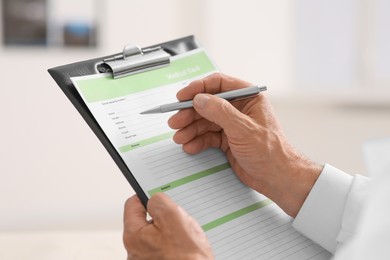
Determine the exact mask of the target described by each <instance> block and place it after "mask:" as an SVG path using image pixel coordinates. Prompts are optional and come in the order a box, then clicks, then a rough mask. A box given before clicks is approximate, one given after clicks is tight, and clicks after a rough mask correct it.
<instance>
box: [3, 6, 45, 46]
mask: <svg viewBox="0 0 390 260" xmlns="http://www.w3.org/2000/svg"><path fill="white" fill-rule="evenodd" d="M2 9H3V14H2V17H3V43H4V44H5V45H46V44H47V3H46V0H3V8H2Z"/></svg>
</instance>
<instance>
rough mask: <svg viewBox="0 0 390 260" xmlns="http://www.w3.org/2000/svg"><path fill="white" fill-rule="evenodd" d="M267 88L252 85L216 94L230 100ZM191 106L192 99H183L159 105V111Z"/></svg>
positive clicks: (254, 93)
mask: <svg viewBox="0 0 390 260" xmlns="http://www.w3.org/2000/svg"><path fill="white" fill-rule="evenodd" d="M265 90H267V87H259V86H252V87H247V88H241V89H236V90H232V91H227V92H222V93H218V94H215V96H217V97H219V98H223V99H225V100H228V101H229V100H234V99H238V98H245V97H250V96H253V95H257V94H259V93H260V91H265ZM191 107H193V102H192V100H188V101H183V102H175V103H170V104H165V105H161V106H160V107H159V112H160V113H165V112H170V111H175V110H181V109H185V108H191Z"/></svg>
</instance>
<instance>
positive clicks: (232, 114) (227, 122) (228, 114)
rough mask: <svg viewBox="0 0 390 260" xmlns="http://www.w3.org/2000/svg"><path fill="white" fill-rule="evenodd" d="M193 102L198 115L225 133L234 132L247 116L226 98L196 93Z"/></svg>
mask: <svg viewBox="0 0 390 260" xmlns="http://www.w3.org/2000/svg"><path fill="white" fill-rule="evenodd" d="M193 102H194V108H195V110H196V112H198V114H199V115H201V116H202V117H204V118H205V119H207V120H209V121H211V122H213V123H215V124H217V125H219V126H220V127H222V128H223V130H224V131H225V133H226V134H227V135H230V134H233V133H236V132H237V130H238V129H239V126H240V125H241V124H242V122H243V121H244V120H245V119H246V117H247V116H246V115H244V114H242V113H241V112H240V111H238V110H237V109H236V108H235V107H234V106H233V105H232V104H230V103H229V102H228V101H227V100H225V99H222V98H219V97H216V96H213V95H209V94H197V95H196V96H195V98H194V100H193Z"/></svg>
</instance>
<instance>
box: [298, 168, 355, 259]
mask: <svg viewBox="0 0 390 260" xmlns="http://www.w3.org/2000/svg"><path fill="white" fill-rule="evenodd" d="M352 179H353V177H352V176H351V175H349V174H347V173H345V172H343V171H340V170H338V169H336V168H334V167H332V166H330V165H328V164H326V165H325V167H324V169H323V170H322V172H321V175H320V176H319V178H318V180H317V181H316V183H315V184H314V186H313V188H312V189H311V191H310V193H309V195H308V197H307V198H306V200H305V202H304V203H303V205H302V208H301V209H300V211H299V212H298V215H297V216H296V218H295V220H294V222H293V227H294V228H295V229H296V230H297V231H298V232H300V233H302V234H303V235H305V236H306V237H308V238H310V239H311V240H313V241H314V242H316V243H318V244H319V245H320V246H322V247H323V248H325V249H326V250H328V251H329V252H331V253H334V252H335V251H336V248H337V236H338V234H339V232H340V229H341V223H342V218H343V212H344V208H345V204H346V201H347V198H348V193H349V191H350V188H351V184H352Z"/></svg>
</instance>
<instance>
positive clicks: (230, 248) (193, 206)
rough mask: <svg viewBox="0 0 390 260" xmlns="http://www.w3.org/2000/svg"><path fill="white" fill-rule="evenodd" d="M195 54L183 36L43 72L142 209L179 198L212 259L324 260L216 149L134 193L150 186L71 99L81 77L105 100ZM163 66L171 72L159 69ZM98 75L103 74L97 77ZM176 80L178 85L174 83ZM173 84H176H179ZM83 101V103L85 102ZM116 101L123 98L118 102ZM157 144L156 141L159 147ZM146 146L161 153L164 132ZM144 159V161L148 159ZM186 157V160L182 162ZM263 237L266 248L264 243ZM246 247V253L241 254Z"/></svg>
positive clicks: (78, 99) (77, 97)
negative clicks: (156, 200) (156, 197)
mask: <svg viewBox="0 0 390 260" xmlns="http://www.w3.org/2000/svg"><path fill="white" fill-rule="evenodd" d="M181 54H183V55H181ZM200 54H203V57H207V55H206V54H205V53H204V50H203V51H202V48H201V46H200V45H199V44H198V43H197V41H196V40H195V38H194V36H187V37H184V38H180V39H176V40H173V41H168V42H164V43H161V44H157V45H153V46H149V47H146V48H139V47H137V46H133V45H127V46H125V48H124V50H123V52H121V53H117V54H114V55H109V56H106V57H100V58H96V59H91V60H86V61H81V62H77V63H73V64H68V65H64V66H60V67H55V68H51V69H49V70H48V71H49V73H50V75H51V76H52V77H53V79H54V80H55V81H56V82H57V84H58V85H59V86H60V88H61V89H62V91H63V92H64V93H65V95H66V96H67V98H68V99H69V100H70V101H71V103H72V104H73V105H74V107H75V108H76V109H77V110H78V112H79V113H80V114H81V116H82V117H83V118H84V120H85V121H86V122H87V124H88V125H89V127H90V128H91V129H92V131H93V132H94V133H95V134H96V136H97V137H98V138H99V140H100V142H101V143H102V144H103V146H104V147H105V149H106V150H107V152H108V153H109V154H110V156H111V157H112V159H113V160H114V162H115V163H116V164H117V166H118V167H119V169H120V170H121V172H122V173H123V175H124V176H125V178H126V179H127V180H128V182H129V183H130V185H131V187H132V188H133V189H134V191H135V192H136V194H137V195H138V196H139V198H140V200H141V202H142V203H143V205H144V206H145V207H146V204H147V201H148V196H147V194H146V192H147V193H148V194H149V195H150V196H152V195H153V194H154V193H156V192H160V191H162V192H166V193H168V195H169V193H170V194H171V195H173V196H172V197H171V198H172V199H178V200H180V198H179V197H180V196H182V195H183V194H184V195H183V197H181V198H185V199H189V200H188V201H187V202H186V203H182V204H181V205H182V206H183V208H184V209H185V210H187V211H188V212H189V214H190V215H192V216H193V217H194V218H195V219H196V220H197V221H198V222H199V223H200V224H201V227H202V229H203V230H204V231H205V232H207V234H208V235H210V236H209V241H210V243H211V245H212V246H213V248H214V245H215V246H216V247H215V248H214V249H215V251H214V253H215V256H216V258H217V259H218V258H220V259H225V258H226V256H228V257H231V258H234V259H243V258H247V256H248V255H249V254H250V255H251V256H252V257H253V258H256V259H259V258H264V257H267V258H268V257H275V256H278V257H279V258H285V257H288V256H290V255H295V258H294V259H302V258H305V259H308V258H311V257H317V258H316V259H329V257H330V256H329V254H328V253H327V252H326V251H325V250H324V249H323V248H321V247H319V246H317V245H315V244H313V243H312V242H311V241H310V240H309V239H307V238H304V237H303V236H302V235H300V234H298V233H297V231H295V230H294V229H293V228H292V226H291V219H290V217H289V216H287V215H286V214H285V213H284V212H283V211H282V210H281V209H280V208H278V207H277V205H276V204H274V203H273V202H272V201H271V200H270V199H268V198H267V197H265V196H264V195H262V194H259V193H257V192H256V191H254V190H252V189H251V188H249V187H248V186H246V185H244V184H243V183H242V182H241V181H240V180H239V179H238V178H237V176H236V175H235V173H234V172H233V170H232V168H231V166H230V164H229V163H228V161H227V158H226V156H225V155H224V154H223V152H222V151H220V150H218V149H214V150H212V149H209V150H207V151H204V152H203V154H202V155H201V156H200V157H197V158H191V159H190V162H191V163H192V164H194V163H195V164H196V167H197V168H194V169H193V168H191V167H193V166H189V167H188V168H190V171H188V170H187V173H186V174H187V175H185V174H184V169H181V168H180V169H179V168H176V170H179V171H176V174H178V175H179V174H180V178H178V179H177V178H174V180H173V181H169V182H168V183H166V182H163V183H161V184H159V185H156V186H153V187H151V188H152V189H151V190H145V189H144V188H142V187H141V184H142V186H146V185H145V181H149V180H150V179H146V180H141V179H140V178H139V179H138V180H137V179H136V177H135V176H139V175H137V174H138V173H139V172H140V170H139V169H136V168H132V169H133V172H134V174H133V173H132V172H131V171H130V169H129V167H133V166H134V165H133V164H131V166H129V167H128V166H127V164H126V158H125V159H123V158H122V156H121V155H120V154H119V152H118V150H117V148H116V147H114V141H113V142H111V140H110V139H109V137H110V134H109V133H108V134H106V133H105V132H104V131H103V129H107V128H104V125H103V127H101V125H99V123H98V120H100V121H101V117H96V118H95V116H96V114H95V116H94V115H93V114H92V112H94V111H96V110H94V109H96V107H91V106H88V105H90V103H88V102H89V101H88V100H89V99H88V98H86V96H85V92H83V91H81V93H82V94H80V92H79V90H80V85H79V83H80V82H77V79H76V77H79V76H87V77H86V78H89V80H90V78H99V79H105V80H107V79H108V78H109V81H105V82H104V83H103V84H101V85H103V86H104V87H105V88H107V92H105V94H107V93H109V94H112V92H115V91H113V90H112V89H111V88H109V87H110V86H112V85H109V83H107V82H114V83H115V80H116V79H118V78H122V77H126V76H128V75H134V74H136V75H134V77H129V78H123V79H121V80H118V81H117V82H121V81H127V80H132V79H134V78H137V77H138V76H143V75H144V74H137V73H140V72H145V71H151V74H154V73H157V74H158V72H159V71H157V70H155V69H156V68H162V67H163V68H162V70H168V71H169V70H170V69H173V70H176V69H177V66H178V65H177V64H181V63H180V61H185V63H187V62H188V63H191V65H193V64H192V63H194V62H193V61H194V59H193V58H194V57H199V55H200ZM176 55H177V56H176ZM174 56H176V57H174ZM191 57H192V59H190V61H189V60H188V59H189V58H191ZM195 60H196V59H195ZM207 60H208V61H209V64H210V65H211V66H205V65H206V63H203V66H197V65H198V64H194V65H196V67H197V70H194V71H195V72H196V71H197V72H199V74H197V75H198V76H200V75H203V74H202V73H205V72H210V73H211V72H212V71H216V70H217V68H216V66H214V63H213V62H211V60H210V59H209V57H207ZM171 61H172V63H171ZM197 61H199V60H197ZM170 64H171V67H167V66H169V65H170ZM175 64H176V67H175ZM179 67H180V66H179ZM200 67H205V68H207V69H204V70H202V69H200ZM152 70H155V71H152ZM185 71H187V70H185ZM108 72H109V73H111V75H112V77H113V79H112V78H110V76H109V75H108V76H106V73H108ZM99 73H105V74H104V75H97V74H99ZM178 73H179V72H178ZM169 75H171V76H172V77H173V78H175V75H176V74H175V73H172V74H169ZM179 75H180V73H179ZM89 76H90V77H89ZM100 76H101V77H100ZM148 76H149V75H148ZM193 76H194V75H192V74H191V77H192V78H194V77H193ZM83 78H85V77H83ZM178 78H180V76H179V77H178ZM160 79H161V77H159V80H160ZM87 81H88V80H87ZM144 81H147V80H145V78H144V79H143V81H142V82H144ZM73 82H75V83H73ZM140 82H141V81H140ZM181 82H182V83H183V81H181ZM95 83H96V82H93V83H91V84H90V87H91V89H93V90H96V87H97V84H95ZM168 85H169V84H168ZM177 86H179V85H176V86H174V87H175V88H174V89H175V90H177V89H176V87H177ZM127 87H128V88H131V90H132V91H133V90H134V89H133V87H134V85H130V84H129V85H127ZM164 87H166V86H164ZM135 88H136V87H135ZM169 89H173V88H164V89H163V91H167V90H169ZM141 92H142V91H141ZM167 92H168V91H167ZM155 93H156V92H155ZM149 94H150V92H149ZM81 95H83V96H81ZM156 95H157V94H156ZM133 97H134V96H133ZM159 97H160V96H159ZM84 98H85V99H84ZM138 98H139V96H136V97H135V98H134V100H136V101H139V100H138ZM84 100H86V103H85V102H84ZM98 100H100V99H98ZM104 100H107V99H104ZM121 100H122V99H120V98H119V99H116V101H115V102H113V104H114V103H116V102H117V101H120V102H121ZM123 100H126V99H125V98H123ZM96 103H99V102H94V103H93V104H96ZM105 103H106V102H102V103H100V105H107V104H111V103H110V102H108V103H107V104H105ZM138 105H139V104H138V103H135V104H134V106H133V107H132V109H135V108H137V109H138V108H139V106H138ZM90 109H91V110H90ZM91 111H92V112H91ZM111 119H113V118H111ZM164 122H165V121H164ZM172 132H173V131H172ZM159 138H161V139H163V141H161V139H159ZM164 138H165V139H164ZM152 139H153V138H152ZM153 140H154V141H156V140H157V141H156V142H155V143H159V144H160V145H161V146H163V145H165V144H166V143H168V142H172V143H173V141H172V139H171V135H170V133H163V134H162V135H159V136H157V138H156V139H153ZM149 141H150V139H149V140H146V141H145V142H144V144H146V145H145V146H146V147H149V148H148V149H150V150H147V152H150V151H151V149H152V148H153V149H154V147H156V146H152V145H151V146H148V145H149V144H150V143H149ZM160 141H161V142H160ZM150 142H152V141H150ZM164 142H165V143H164ZM141 143H142V142H141ZM138 145H140V144H139V143H138V144H136V145H134V146H133V144H132V143H130V144H126V145H125V147H120V148H119V149H120V150H121V148H125V149H124V152H129V150H128V149H130V152H129V153H131V154H135V153H136V154H137V155H139V154H138V152H134V150H132V149H142V144H141V145H140V146H141V148H140V147H138ZM134 147H135V148H134ZM150 147H152V148H150ZM177 148H178V147H175V149H177ZM180 149H181V148H180ZM121 151H123V150H121ZM131 151H132V152H131ZM135 151H137V150H135ZM168 151H172V149H171V148H169V149H168ZM180 151H181V153H184V152H183V151H182V150H180ZM153 152H154V150H153ZM157 154H158V155H159V156H160V154H161V151H159V150H158V149H157ZM180 155H181V154H180ZM147 156H149V157H151V156H150V154H148V155H147ZM170 156H172V154H168V155H167V156H166V157H170ZM186 156H188V157H189V156H190V155H186ZM195 156H196V155H195ZM210 157H211V159H210ZM144 158H145V157H144ZM173 158H174V159H171V160H177V159H181V160H182V159H183V158H184V157H183V158H179V157H177V158H176V157H174V156H173ZM199 162H201V163H199ZM158 163H161V162H158ZM163 163H164V162H163ZM174 163H175V164H176V161H174ZM186 163H187V162H184V163H183V164H186ZM157 168H158V167H157ZM148 170H149V169H148ZM160 170H161V169H160V168H158V171H159V172H158V173H160ZM169 170H170V169H169ZM143 173H144V172H143V171H142V174H143ZM174 173H175V172H174ZM184 204H185V205H184ZM179 205H180V204H179ZM269 219H271V220H269ZM254 225H256V226H258V229H256V230H254ZM286 227H287V228H286ZM264 228H266V229H269V232H268V231H267V232H263V229H264ZM248 231H250V232H248ZM291 234H293V238H292V239H291V240H288V241H287V242H286V241H284V240H283V239H284V238H286V237H287V238H288V239H290V237H289V236H290V235H291ZM220 235H222V237H220ZM275 236H280V239H274V240H272V238H275ZM269 238H270V239H271V240H272V241H270V240H269ZM270 243H271V244H272V247H273V249H272V250H270V249H269V248H268V245H269V244H270ZM217 245H218V246H217ZM248 245H249V248H250V250H251V251H248ZM286 246H288V247H289V249H288V250H290V249H291V248H292V249H293V250H294V251H293V252H291V251H288V250H286V249H284V248H283V247H286ZM252 257H251V258H252Z"/></svg>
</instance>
